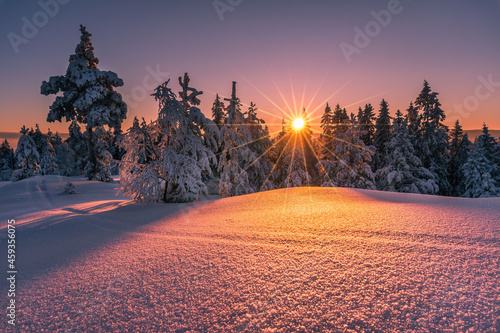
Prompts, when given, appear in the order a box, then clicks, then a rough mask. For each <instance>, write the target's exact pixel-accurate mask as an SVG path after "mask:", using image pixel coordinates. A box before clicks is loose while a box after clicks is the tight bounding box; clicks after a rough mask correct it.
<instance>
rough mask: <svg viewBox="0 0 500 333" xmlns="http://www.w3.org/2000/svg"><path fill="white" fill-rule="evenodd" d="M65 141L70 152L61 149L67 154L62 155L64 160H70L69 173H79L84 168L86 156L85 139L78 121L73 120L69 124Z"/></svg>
mask: <svg viewBox="0 0 500 333" xmlns="http://www.w3.org/2000/svg"><path fill="white" fill-rule="evenodd" d="M65 143H66V144H67V145H68V148H69V149H71V151H72V153H70V152H69V151H67V150H66V149H63V150H65V151H66V152H67V154H66V155H65V156H64V157H62V159H63V160H64V161H71V162H70V163H71V167H72V169H73V171H71V175H74V176H76V175H79V174H81V173H82V172H84V170H85V157H86V156H87V152H88V149H87V139H86V138H85V135H84V134H83V133H82V131H81V128H80V126H79V125H78V123H77V122H76V121H75V120H73V121H72V122H71V124H70V125H69V137H68V138H67V139H66V141H65Z"/></svg>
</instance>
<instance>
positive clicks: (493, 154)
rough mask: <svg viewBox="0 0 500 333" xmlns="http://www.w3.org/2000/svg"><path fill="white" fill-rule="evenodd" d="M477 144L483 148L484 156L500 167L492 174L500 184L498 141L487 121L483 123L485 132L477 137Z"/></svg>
mask: <svg viewBox="0 0 500 333" xmlns="http://www.w3.org/2000/svg"><path fill="white" fill-rule="evenodd" d="M477 144H478V146H479V147H480V148H482V149H483V151H484V156H485V157H486V158H487V159H488V160H490V161H491V162H493V163H494V164H496V165H497V166H498V167H499V168H496V169H495V172H494V173H492V175H491V176H492V177H493V178H495V181H496V182H497V184H500V156H499V155H498V152H497V148H498V142H497V140H496V139H495V138H494V137H493V136H491V134H490V130H489V128H488V126H486V123H484V124H483V133H482V134H481V135H480V136H478V137H477Z"/></svg>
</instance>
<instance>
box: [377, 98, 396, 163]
mask: <svg viewBox="0 0 500 333" xmlns="http://www.w3.org/2000/svg"><path fill="white" fill-rule="evenodd" d="M375 129H376V132H375V134H374V137H373V145H374V146H375V149H376V150H375V155H374V156H373V162H372V166H373V170H375V171H377V170H378V169H381V168H384V167H386V166H387V163H388V162H387V155H388V154H389V151H387V143H388V142H389V141H390V140H391V139H392V131H391V116H390V114H389V104H387V102H386V101H385V100H384V99H382V102H381V103H380V111H379V114H378V117H377V120H376V122H375Z"/></svg>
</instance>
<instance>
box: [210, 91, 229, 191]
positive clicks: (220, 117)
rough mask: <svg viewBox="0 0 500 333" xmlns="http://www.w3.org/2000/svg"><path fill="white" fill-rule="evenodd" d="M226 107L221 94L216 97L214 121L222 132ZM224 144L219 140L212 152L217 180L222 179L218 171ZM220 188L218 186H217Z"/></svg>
mask: <svg viewBox="0 0 500 333" xmlns="http://www.w3.org/2000/svg"><path fill="white" fill-rule="evenodd" d="M225 109H226V107H225V106H224V102H223V101H221V99H220V97H219V94H217V95H216V97H215V101H214V104H213V105H212V121H213V122H214V124H215V125H216V126H217V128H218V129H219V130H220V129H221V128H222V126H223V125H224V122H225V120H226V111H225ZM221 145H222V143H221V141H220V138H218V140H217V146H216V147H215V148H214V149H213V150H212V151H213V153H214V154H215V157H216V158H215V163H214V164H212V166H211V167H212V174H213V175H214V177H215V178H220V173H219V171H218V169H219V160H220V156H221V154H222V147H221ZM217 186H218V185H217Z"/></svg>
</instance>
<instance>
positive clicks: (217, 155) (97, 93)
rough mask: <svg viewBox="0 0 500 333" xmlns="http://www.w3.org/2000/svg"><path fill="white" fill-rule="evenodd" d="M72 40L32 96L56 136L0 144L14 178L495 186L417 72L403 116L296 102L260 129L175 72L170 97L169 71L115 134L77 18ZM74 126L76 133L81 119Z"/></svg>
mask: <svg viewBox="0 0 500 333" xmlns="http://www.w3.org/2000/svg"><path fill="white" fill-rule="evenodd" d="M80 31H81V38H80V43H79V44H78V45H77V47H76V49H75V53H74V54H73V55H71V56H70V60H69V61H70V63H69V65H68V69H67V71H66V73H65V75H60V76H53V77H51V78H50V79H49V80H48V81H44V82H43V83H42V86H41V93H42V94H44V95H51V94H53V95H56V98H55V100H54V102H53V104H52V105H51V106H50V109H49V113H48V116H47V121H48V122H54V121H62V120H63V119H64V120H65V121H68V122H70V126H69V137H68V138H67V139H66V140H62V138H61V137H60V136H59V135H58V134H57V133H56V134H53V133H51V132H50V131H49V132H48V133H46V134H43V133H42V132H41V131H40V129H39V127H38V125H37V126H36V128H35V130H33V129H30V130H28V129H27V128H26V127H25V126H23V128H22V129H21V133H22V136H21V138H20V139H19V142H18V146H17V149H16V151H15V152H14V151H13V149H11V148H10V146H9V144H8V142H7V140H5V141H4V142H3V143H2V144H1V145H0V177H1V179H2V180H13V181H17V180H21V179H24V178H28V177H32V176H36V175H64V176H74V175H80V174H85V175H86V176H87V177H88V179H92V180H99V181H112V178H111V177H112V174H118V173H119V174H120V190H121V191H122V192H123V193H124V194H125V195H127V196H130V197H132V198H134V199H136V200H139V201H147V202H186V201H193V200H196V199H197V198H198V197H199V195H201V194H209V193H210V194H214V193H219V194H220V195H222V196H225V197H227V196H235V195H242V194H248V193H254V192H259V191H264V190H271V189H278V188H287V187H296V186H340V187H351V188H361V189H378V190H383V191H394V192H407V193H422V194H437V195H449V196H464V197H481V196H495V195H497V194H498V192H499V186H500V146H499V144H498V141H497V140H496V139H495V138H494V137H492V136H491V135H490V133H489V130H488V127H487V126H486V124H485V125H484V126H483V133H482V134H481V135H480V136H479V137H478V138H476V139H475V141H474V143H472V142H471V141H470V140H469V138H468V136H467V134H466V133H464V131H463V129H462V127H461V125H460V123H459V122H458V120H457V122H456V123H455V126H454V127H453V128H452V129H451V131H450V130H449V129H448V128H447V126H445V125H444V123H443V121H444V120H445V118H446V115H445V112H444V110H443V109H442V108H441V103H440V102H439V98H438V93H437V92H434V91H432V89H431V87H430V85H429V84H428V82H427V81H424V84H423V88H422V91H421V92H420V94H419V95H418V96H417V98H416V99H415V101H412V102H411V103H410V105H409V107H408V109H407V110H405V111H406V112H405V113H404V114H403V113H402V112H401V111H400V110H397V111H396V112H395V114H394V116H391V113H390V110H389V104H388V102H387V101H386V100H385V99H383V100H382V101H381V102H380V105H379V106H378V110H377V111H378V112H376V111H375V108H374V107H373V106H372V105H371V104H366V105H365V106H364V107H360V108H359V109H358V112H357V114H354V113H350V114H348V113H347V110H346V109H345V108H342V107H341V106H340V105H338V104H337V105H336V106H335V107H333V108H332V107H331V106H330V105H329V104H327V105H326V107H325V109H324V112H323V114H322V115H321V119H320V129H315V128H314V127H313V126H311V122H313V121H314V120H312V121H310V120H309V116H308V114H307V110H305V109H304V110H302V114H301V117H302V119H303V120H304V122H305V126H304V127H303V128H302V129H300V130H298V129H295V128H293V127H292V125H291V121H290V120H288V121H286V120H285V119H283V120H282V126H281V130H280V131H279V132H278V133H276V134H274V133H270V131H269V128H268V127H267V125H266V123H265V121H264V120H263V119H261V118H259V116H258V108H257V106H256V105H255V104H254V103H253V102H251V103H250V105H249V106H248V108H247V109H246V110H243V104H242V102H241V101H240V99H239V98H238V97H237V93H236V82H233V85H232V94H231V97H230V98H225V99H221V98H220V97H219V96H218V95H217V96H216V98H215V101H214V103H213V106H212V109H211V113H212V114H211V116H212V117H211V118H208V117H206V116H205V115H204V113H203V112H202V111H201V110H200V108H199V105H200V100H199V96H200V95H201V94H202V93H203V92H201V91H198V90H197V89H195V88H193V87H192V86H191V85H190V78H189V75H188V74H187V73H186V74H184V76H183V77H179V79H178V84H179V86H180V91H179V93H178V94H176V93H175V92H174V91H173V90H172V88H171V87H170V80H169V81H167V82H165V83H163V84H161V85H160V86H158V87H157V88H156V89H155V90H154V91H153V92H152V96H153V97H154V98H155V99H156V101H157V102H158V105H159V107H158V117H157V119H156V120H154V121H149V122H146V121H145V120H144V119H142V120H139V119H137V118H135V119H134V121H133V125H132V127H131V128H130V129H128V130H127V131H125V132H123V131H122V129H121V124H122V122H123V120H124V119H125V117H126V114H127V106H126V104H125V103H124V102H123V100H122V98H121V95H120V94H119V93H118V92H116V91H115V88H117V87H120V86H122V85H123V81H122V80H121V79H120V78H119V77H118V76H117V74H116V73H114V72H110V71H101V70H100V69H99V68H98V64H99V60H98V58H97V57H96V56H95V54H94V48H93V46H92V42H91V40H90V37H91V34H90V33H88V32H87V30H86V28H85V27H83V26H80ZM83 126H85V129H84V130H82V127H83Z"/></svg>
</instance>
